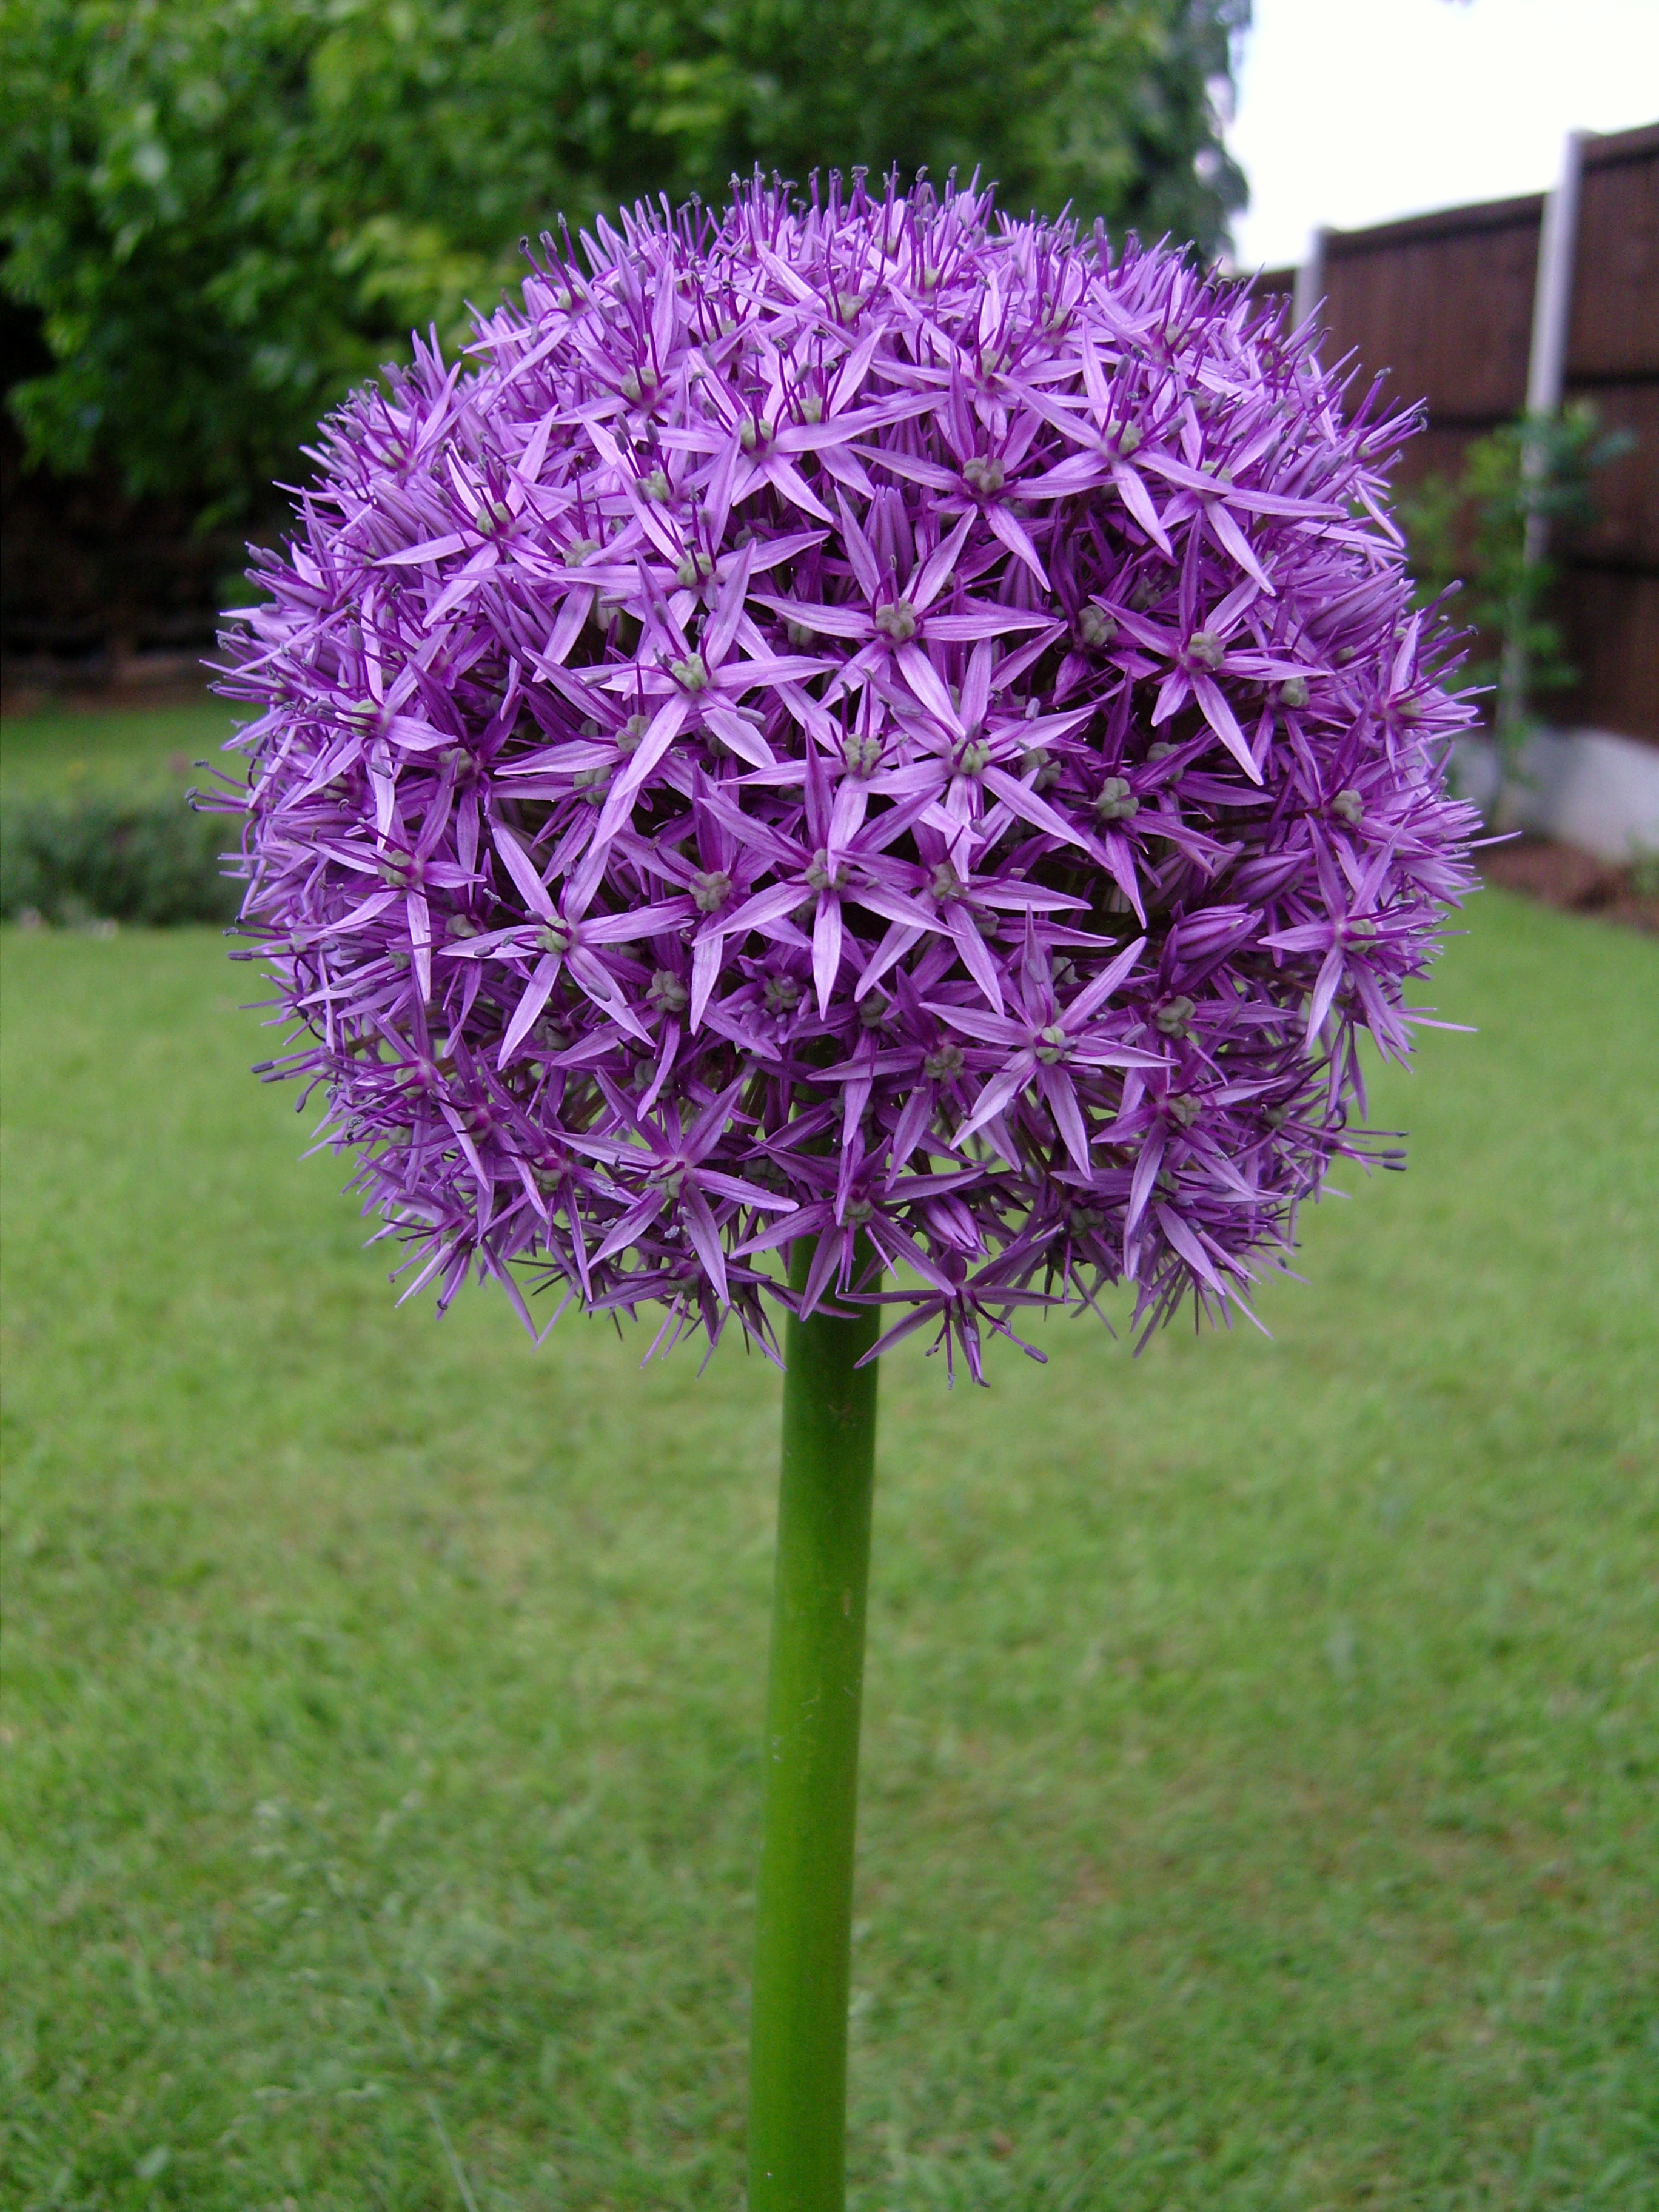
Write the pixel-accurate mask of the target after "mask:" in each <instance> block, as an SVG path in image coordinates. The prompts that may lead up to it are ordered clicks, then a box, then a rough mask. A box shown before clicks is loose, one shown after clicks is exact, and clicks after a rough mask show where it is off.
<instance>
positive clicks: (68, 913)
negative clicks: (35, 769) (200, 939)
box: [0, 795, 241, 927]
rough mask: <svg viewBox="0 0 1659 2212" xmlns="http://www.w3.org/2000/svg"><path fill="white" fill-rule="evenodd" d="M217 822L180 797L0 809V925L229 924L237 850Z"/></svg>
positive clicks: (229, 828)
mask: <svg viewBox="0 0 1659 2212" xmlns="http://www.w3.org/2000/svg"><path fill="white" fill-rule="evenodd" d="M235 842H236V841H235V832H234V825H233V824H230V823H227V821H226V819H225V817H223V816H222V815H211V814H196V813H193V812H191V810H190V808H189V807H188V806H186V805H184V804H183V803H182V802H181V801H180V800H179V799H178V798H177V797H175V796H172V795H168V796H167V797H165V798H161V797H157V798H104V797H93V798H88V799H75V800H69V801H65V800H62V799H35V800H31V801H28V802H27V803H25V804H21V805H17V804H8V805H5V806H4V807H3V809H0V919H3V920H4V921H17V920H19V919H20V918H21V917H22V916H24V915H28V914H31V913H32V914H33V915H38V916H39V918H40V920H41V921H48V922H57V923H60V924H63V925H65V926H74V925H76V924H84V923H87V922H91V921H136V922H147V923H149V924H151V925H160V926H163V927H165V926H167V925H168V924H172V923H177V922H185V921H230V920H232V919H233V918H234V915H235V913H236V909H237V906H238V904H239V903H240V898H241V885H240V884H239V883H236V882H234V881H232V880H230V879H228V878H227V877H226V876H225V875H224V873H223V872H222V870H223V866H224V861H223V860H222V854H224V853H225V852H226V850H227V848H234V844H235Z"/></svg>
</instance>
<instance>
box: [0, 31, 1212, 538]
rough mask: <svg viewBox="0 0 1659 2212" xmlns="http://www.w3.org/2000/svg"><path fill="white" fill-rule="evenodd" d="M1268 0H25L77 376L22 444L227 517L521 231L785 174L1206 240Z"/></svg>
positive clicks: (15, 272)
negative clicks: (736, 175)
mask: <svg viewBox="0 0 1659 2212" xmlns="http://www.w3.org/2000/svg"><path fill="white" fill-rule="evenodd" d="M1248 13H1249V7H1248V0H729V4H722V5H718V6H712V7H711V6H710V5H708V0H553V4H550V5H543V6H538V5H536V4H533V0H0V64H3V75H4V82H5V86H6V90H5V94H4V105H3V108H0V125H3V129H0V219H3V226H4V238H5V240H6V242H7V245H8V246H9V253H8V258H7V259H6V262H5V266H4V275H3V283H4V285H5V288H6V289H7V290H8V292H9V294H10V295H11V296H12V297H13V298H15V300H17V301H23V302H28V303H32V304H33V305H34V306H36V307H39V308H40V310H41V311H42V313H43V315H44V318H45V331H46V339H47V342H48V343H49V345H50V347H51V349H52V355H53V356H54V357H55V362H56V366H55V367H54V368H52V369H51V370H50V371H49V372H48V373H46V374H42V375H40V376H36V377H32V378H30V379H28V380H26V381H25V382H23V383H22V384H21V385H20V386H17V387H16V388H15V390H14V391H13V392H12V394H11V404H12V407H13V410H14V412H15V416H16V418H17V420H18V422H20V423H21V426H22V428H23V430H24V432H25V435H26V436H27V441H28V446H29V450H30V453H31V454H32V455H33V457H34V458H35V459H39V460H44V461H46V462H48V463H50V465H52V467H54V468H56V469H58V471H76V470H78V469H81V468H83V467H85V466H87V465H88V464H89V463H90V462H92V461H94V459H98V460H102V461H106V462H113V463H115V464H117V465H118V466H119V468H120V470H121V471H122V472H123V474H124V476H125V480H126V482H127V483H128V485H129V487H130V488H131V489H132V490H134V491H136V492H137V491H174V492H185V493H188V494H190V495H194V496H197V497H199V498H201V499H202V500H203V501H204V503H205V505H206V508H207V511H208V513H210V514H213V515H220V516H222V515H224V514H228V513H235V512H237V511H240V509H241V508H242V507H245V506H246V503H247V502H248V501H249V500H250V499H251V498H252V497H254V496H256V495H257V490H258V487H260V486H262V485H263V484H264V483H266V482H267V481H268V480H269V478H270V477H271V476H272V475H278V474H280V475H289V476H291V475H292V474H293V472H294V471H295V466H296V450H297V448H298V447H300V445H301V442H302V441H304V439H305V438H306V437H307V435H308V434H309V432H310V430H311V428H312V427H313V425H314V423H315V422H316V421H317V418H318V416H319V414H321V413H322V412H323V411H324V410H325V409H326V408H327V407H328V406H330V405H331V404H333V403H334V402H335V401H337V399H338V398H340V397H341V396H342V394H343V392H345V391H346V390H347V389H348V388H349V386H351V385H352V384H354V383H356V382H359V381H361V380H362V379H363V378H365V377H366V376H368V375H369V374H372V373H373V372H374V369H375V368H377V366H379V365H380V363H381V362H385V361H386V360H387V359H388V358H391V357H393V356H398V355H400V354H401V353H402V352H403V351H404V348H405V346H406V343H407V334H408V332H409V331H410V328H411V327H424V326H425V325H428V323H435V324H436V325H437V326H438V328H439V330H440V331H441V333H442V334H443V335H444V336H446V337H450V338H453V337H456V336H457V335H458V334H459V333H460V332H461V331H462V330H463V329H464V325H465V314H464V303H465V301H466V299H467V298H468V297H469V296H471V297H473V298H477V299H478V300H479V301H481V302H489V301H493V300H494V299H495V296H496V295H498V293H499V292H500V290H501V287H502V285H503V284H504V283H507V282H509V281H510V280H511V279H512V277H513V275H514V273H515V271H516V270H517V269H518V268H519V266H520V263H519V259H518V252H517V244H518V240H519V238H520V235H521V234H525V233H526V232H530V233H534V232H537V231H538V230H540V229H541V228H544V226H546V225H547V224H549V223H550V222H553V221H554V220H555V219H556V216H558V214H559V213H560V212H561V211H562V212H564V213H566V214H567V215H568V216H570V217H572V218H573V220H575V221H581V220H586V219H587V218H588V217H589V216H592V214H593V213H594V212H595V211H596V210H603V209H606V208H609V209H611V210H615V208H616V206H617V204H618V203H619V202H623V201H629V200H631V199H633V198H634V197H635V196H636V195H638V194H639V193H641V192H642V191H658V190H661V191H667V192H669V193H670V194H671V195H672V196H674V197H682V196H684V195H686V194H689V193H691V192H694V191H695V192H699V193H701V194H702V196H703V197H705V198H710V199H716V200H718V199H720V197H723V196H724V194H725V191H726V185H727V181H728V179H729V178H730V176H731V175H732V173H733V172H734V171H746V170H748V169H749V168H750V167H752V166H753V165H754V164H756V163H757V162H758V163H759V164H761V165H762V166H763V167H765V168H768V169H770V168H773V167H776V168H778V169H780V170H781V171H782V172H783V173H786V174H790V175H793V176H795V177H797V178H799V177H804V176H805V173H807V171H808V170H810V169H811V168H812V167H815V166H821V167H829V166H832V165H833V166H839V167H842V169H849V168H850V167H852V166H853V165H854V163H859V162H862V163H864V164H866V165H867V166H868V167H870V168H872V170H875V171H878V172H880V171H882V170H884V169H885V168H886V167H887V166H888V165H889V164H890V163H894V162H896V163H897V164H898V165H899V166H900V167H901V168H902V169H903V170H905V171H907V172H911V171H914V170H915V168H916V167H920V166H922V165H926V166H927V167H928V168H929V170H930V171H931V173H933V174H934V175H935V176H941V175H942V174H943V173H945V171H946V170H947V169H949V168H950V167H951V166H952V164H956V165H959V166H960V167H962V168H963V169H964V170H965V169H969V168H971V167H974V166H975V164H977V165H979V166H981V167H982V168H983V169H984V171H985V173H987V175H990V176H994V177H996V178H997V179H1000V183H1001V185H1002V186H1003V190H1004V195H1005V197H1006V201H1007V202H1008V204H1011V205H1012V206H1014V207H1017V208H1019V209H1022V210H1023V209H1024V208H1025V207H1027V206H1030V205H1033V204H1035V205H1036V206H1039V207H1041V208H1043V209H1045V210H1050V211H1053V210H1058V208H1059V207H1060V204H1062V203H1063V202H1065V201H1066V200H1067V199H1070V200H1072V201H1073V202H1074V203H1075V204H1076V208H1077V210H1078V211H1079V213H1080V214H1082V215H1083V216H1085V217H1092V216H1103V217H1104V218H1105V219H1106V220H1107V221H1108V222H1109V223H1111V224H1112V225H1114V226H1115V227H1116V228H1119V229H1121V228H1124V227H1126V226H1127V225H1130V224H1136V225H1139V227H1140V228H1141V229H1142V230H1143V231H1145V232H1146V233H1148V234H1160V233H1163V232H1164V231H1168V232H1170V233H1172V234H1175V235H1176V236H1178V237H1182V238H1191V239H1192V240H1194V241H1195V242H1196V244H1197V245H1198V246H1199V247H1200V250H1201V251H1203V252H1206V253H1208V252H1212V251H1213V250H1214V249H1215V248H1216V247H1217V246H1218V245H1219V243H1220V241H1221V240H1222V237H1223V234H1224V231H1225V222H1226V217H1227V213H1228V210H1230V209H1231V208H1233V207H1236V206H1237V205H1239V204H1241V203H1242V200H1243V183H1242V179H1240V177H1239V175H1238V173H1237V170H1236V169H1235V168H1234V167H1233V166H1232V165H1231V162H1230V161H1228V160H1227V158H1226V156H1225V152H1224V150H1223V149H1222V147H1221V145H1220V143H1219V139H1218V125H1217V120H1216V117H1215V115H1214V112H1213V111H1212V104H1211V99H1210V91H1209V88H1210V87H1211V86H1212V84H1213V83H1214V82H1216V81H1217V80H1225V77H1226V76H1227V73H1228V66H1229V40H1230V36H1231V32H1232V31H1233V30H1235V29H1237V28H1238V27H1240V26H1241V25H1242V24H1243V21H1245V20H1246V19H1247V17H1248Z"/></svg>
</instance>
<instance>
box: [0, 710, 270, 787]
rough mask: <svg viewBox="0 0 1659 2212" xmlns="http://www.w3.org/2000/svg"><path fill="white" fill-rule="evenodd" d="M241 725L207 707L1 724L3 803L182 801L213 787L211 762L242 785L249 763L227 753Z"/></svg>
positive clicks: (51, 715)
mask: <svg viewBox="0 0 1659 2212" xmlns="http://www.w3.org/2000/svg"><path fill="white" fill-rule="evenodd" d="M234 719H235V718H234V716H233V714H232V713H231V710H230V708H229V707H228V706H227V705H225V704H224V703H223V702H214V701H211V700H208V699H204V700H203V701H202V702H200V703H187V704H180V705H178V706H173V707H165V708H153V707H135V708H118V707H96V708H82V709H78V710H77V709H75V708H66V707H65V708H46V709H45V710H43V711H42V712H40V713H39V714H8V715H5V716H3V717H0V803H3V802H10V803H12V804H18V803H21V802H27V801H28V800H31V799H59V800H63V799H76V798H86V799H90V798H99V799H106V798H120V799H126V798H131V797H145V798H157V797H161V796H164V795H166V794H167V793H171V792H173V791H177V792H179V793H183V792H184V790H185V788H186V787H187V786H188V785H190V784H191V783H202V782H204V781H206V779H205V778H204V776H203V775H202V774H201V772H200V771H199V770H198V769H197V765H196V763H197V762H198V761H201V760H204V759H205V760H210V761H211V763H213V765H214V766H215V767H216V768H218V769H223V770H224V771H225V772H226V773H228V775H232V776H234V777H235V778H236V780H237V781H239V782H240V781H241V780H242V778H243V776H244V775H245V773H246V766H245V763H244V761H243V757H242V756H241V755H240V753H225V752H222V750H221V747H222V745H223V744H224V741H225V739H226V738H228V736H229V735H230V733H231V731H232V728H233V727H234ZM241 719H243V720H246V719H247V717H246V714H244V715H243V716H242V718H241Z"/></svg>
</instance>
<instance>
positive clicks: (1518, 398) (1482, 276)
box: [1321, 193, 1543, 432]
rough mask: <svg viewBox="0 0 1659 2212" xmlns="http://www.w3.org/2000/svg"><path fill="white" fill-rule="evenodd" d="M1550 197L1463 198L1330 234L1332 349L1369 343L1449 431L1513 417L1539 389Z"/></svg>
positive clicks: (1368, 357) (1371, 366)
mask: <svg viewBox="0 0 1659 2212" xmlns="http://www.w3.org/2000/svg"><path fill="white" fill-rule="evenodd" d="M1542 213H1543V200H1542V198H1541V196H1540V195H1539V194H1537V193H1533V194H1531V195H1529V196H1528V197H1527V198H1525V199H1516V200H1500V201H1497V202H1495V203H1493V204H1492V205H1491V206H1488V207H1481V208H1455V209H1452V210H1449V212H1447V213H1445V214H1436V215H1428V216H1417V217H1415V218H1413V220H1411V221H1410V222H1391V223H1383V224H1380V225H1378V227H1377V228H1375V229H1373V230H1361V231H1330V232H1328V233H1327V234H1326V237H1325V269H1324V292H1325V307H1324V312H1323V313H1322V317H1321V320H1322V323H1323V325H1324V327H1325V329H1326V331H1327V332H1328V344H1327V349H1326V351H1327V356H1328V358H1332V359H1334V358H1340V356H1342V355H1344V354H1346V353H1349V352H1351V351H1352V352H1354V353H1357V354H1358V357H1359V359H1360V361H1361V362H1363V363H1364V368H1365V371H1366V373H1367V377H1368V378H1369V376H1370V375H1371V374H1377V373H1379V372H1381V373H1383V374H1385V376H1386V379H1387V389H1388V392H1389V398H1391V399H1394V400H1395V401H1396V402H1397V401H1401V400H1413V399H1425V400H1426V401H1427V402H1428V408H1429V419H1430V421H1431V422H1432V423H1433V424H1434V425H1435V427H1436V428H1437V429H1445V430H1464V431H1469V432H1477V431H1480V430H1489V429H1491V428H1492V427H1493V425H1494V424H1496V423H1498V422H1506V421H1507V420H1508V419H1509V418H1510V416H1513V415H1515V414H1516V412H1517V411H1518V410H1519V409H1520V407H1521V404H1522V401H1523V400H1524V399H1525V398H1526V392H1527V355H1528V347H1529V344H1530V342H1531V337H1532V292H1533V275H1534V270H1536V268H1537V266H1538V228H1539V223H1540V221H1541V216H1542Z"/></svg>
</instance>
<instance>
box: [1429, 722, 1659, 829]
mask: <svg viewBox="0 0 1659 2212" xmlns="http://www.w3.org/2000/svg"><path fill="white" fill-rule="evenodd" d="M1456 775H1457V781H1458V784H1459V787H1460V788H1461V789H1462V791H1463V792H1464V793H1466V794H1467V795H1468V797H1469V798H1470V799H1474V800H1475V801H1476V803H1477V804H1478V805H1480V806H1481V807H1482V808H1483V809H1485V810H1486V811H1487V812H1488V813H1491V812H1492V811H1493V810H1494V809H1496V810H1497V811H1498V815H1499V817H1500V818H1501V819H1502V820H1503V821H1504V823H1506V824H1507V825H1508V826H1510V827H1511V828H1514V829H1530V830H1533V831H1534V832H1535V833H1536V834H1538V835H1539V836H1545V837H1559V839H1560V841H1561V842H1562V843H1563V844H1564V845H1576V846H1577V848H1579V850H1580V851H1581V852H1585V853H1594V854H1595V855H1596V857H1597V858H1598V859H1599V860H1616V861H1625V860H1638V859H1641V858H1643V857H1644V856H1647V855H1650V854H1659V746H1655V745H1644V744H1638V743H1637V742H1636V740H1635V739H1634V738H1620V737H1615V736H1613V734H1612V732H1610V731H1607V730H1566V731H1553V730H1552V731H1541V732H1538V734H1537V735H1536V736H1534V737H1533V738H1530V739H1529V740H1528V744H1526V746H1525V748H1524V749H1523V750H1522V755H1521V759H1520V762H1519V764H1518V772H1517V773H1516V774H1514V775H1511V776H1510V779H1509V781H1507V783H1505V784H1504V785H1503V788H1502V790H1501V792H1500V788H1499V786H1500V781H1501V775H1500V766H1499V761H1498V749H1497V747H1496V746H1495V745H1494V744H1492V740H1491V738H1467V739H1465V740H1464V742H1463V743H1462V744H1460V745H1459V746H1458V748H1457V757H1456Z"/></svg>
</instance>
